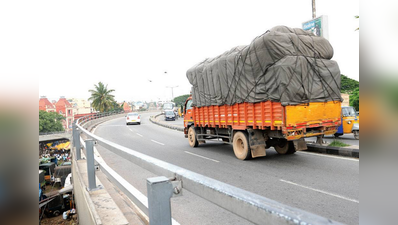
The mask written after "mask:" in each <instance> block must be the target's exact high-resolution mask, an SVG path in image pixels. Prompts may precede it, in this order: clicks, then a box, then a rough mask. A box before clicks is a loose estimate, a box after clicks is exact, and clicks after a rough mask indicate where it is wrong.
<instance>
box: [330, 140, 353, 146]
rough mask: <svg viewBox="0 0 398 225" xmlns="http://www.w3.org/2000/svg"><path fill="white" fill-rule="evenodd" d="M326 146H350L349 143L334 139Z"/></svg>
mask: <svg viewBox="0 0 398 225" xmlns="http://www.w3.org/2000/svg"><path fill="white" fill-rule="evenodd" d="M328 146H330V147H346V146H350V145H348V144H346V143H343V142H341V141H336V140H334V141H333V142H332V143H330V144H329V145H328Z"/></svg>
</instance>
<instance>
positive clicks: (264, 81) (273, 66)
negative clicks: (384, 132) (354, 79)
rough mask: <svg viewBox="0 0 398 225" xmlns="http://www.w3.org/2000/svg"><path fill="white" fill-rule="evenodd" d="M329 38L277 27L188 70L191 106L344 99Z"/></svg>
mask: <svg viewBox="0 0 398 225" xmlns="http://www.w3.org/2000/svg"><path fill="white" fill-rule="evenodd" d="M332 57H333V48H332V46H331V45H330V43H329V41H328V40H326V39H325V38H322V37H318V36H315V35H314V34H312V33H310V32H307V31H304V30H302V29H299V28H289V27H286V26H277V27H274V28H272V29H271V30H269V31H267V32H266V33H264V34H263V35H260V36H258V37H256V38H255V39H254V40H253V41H252V43H251V44H250V45H248V46H238V47H235V48H233V49H231V50H230V51H227V52H225V53H223V54H221V55H219V56H217V57H215V58H209V59H205V60H204V61H203V62H201V63H199V64H197V65H195V66H194V67H192V68H190V69H189V70H188V71H187V78H188V80H189V82H190V83H191V84H192V99H193V105H194V106H197V107H201V106H211V105H224V104H227V105H233V104H235V103H242V102H250V103H256V102H261V101H267V100H271V101H275V102H281V103H282V104H283V105H295V104H301V103H308V102H326V101H341V96H340V70H339V67H338V65H337V63H336V62H335V61H333V60H331V58H332Z"/></svg>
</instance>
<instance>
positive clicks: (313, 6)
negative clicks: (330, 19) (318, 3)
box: [312, 0, 316, 19]
mask: <svg viewBox="0 0 398 225" xmlns="http://www.w3.org/2000/svg"><path fill="white" fill-rule="evenodd" d="M315 18H316V8H315V0H312V19H315Z"/></svg>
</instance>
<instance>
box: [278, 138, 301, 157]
mask: <svg viewBox="0 0 398 225" xmlns="http://www.w3.org/2000/svg"><path fill="white" fill-rule="evenodd" d="M274 148H275V151H276V152H277V153H278V154H280V155H290V154H293V153H295V152H296V150H295V149H294V145H293V142H292V141H288V140H286V139H281V140H280V141H278V143H277V144H276V145H275V146H274Z"/></svg>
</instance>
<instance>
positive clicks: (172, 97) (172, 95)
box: [166, 85, 178, 100]
mask: <svg viewBox="0 0 398 225" xmlns="http://www.w3.org/2000/svg"><path fill="white" fill-rule="evenodd" d="M176 87H178V85H177V86H167V87H166V88H171V100H173V99H174V93H173V88H176Z"/></svg>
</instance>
